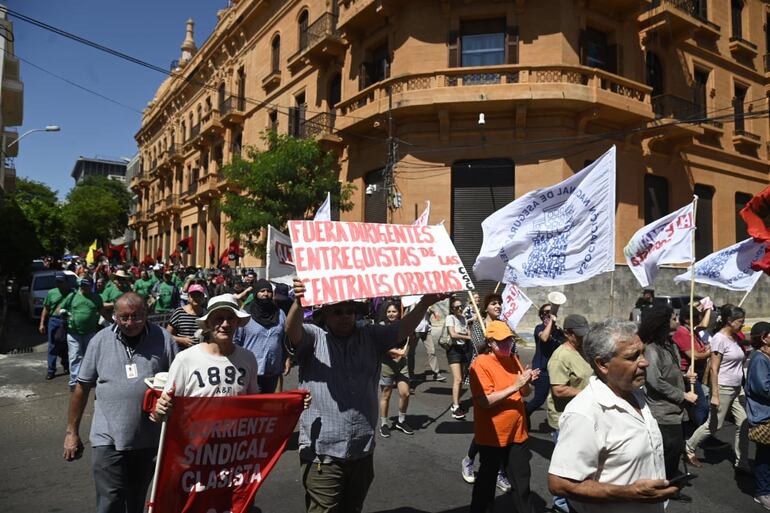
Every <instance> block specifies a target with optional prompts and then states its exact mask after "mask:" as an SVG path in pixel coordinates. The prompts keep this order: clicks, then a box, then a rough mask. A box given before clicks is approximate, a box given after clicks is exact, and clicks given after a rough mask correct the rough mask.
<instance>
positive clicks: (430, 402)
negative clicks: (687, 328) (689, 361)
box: [0, 311, 761, 513]
mask: <svg viewBox="0 0 770 513" xmlns="http://www.w3.org/2000/svg"><path fill="white" fill-rule="evenodd" d="M6 334H7V340H6V344H5V346H6V347H5V350H6V351H7V350H11V349H16V350H18V352H14V354H0V440H2V448H3V450H2V451H0V482H1V483H2V487H0V504H2V507H3V513H16V512H19V513H29V512H82V511H91V510H93V505H94V490H93V479H92V477H91V474H90V445H89V444H88V431H89V427H90V421H91V413H92V411H93V394H92V396H91V401H90V402H89V406H88V408H87V413H86V416H85V417H84V421H83V425H82V426H81V433H80V434H81V437H82V438H83V439H84V443H85V444H86V450H85V454H84V456H83V458H82V459H80V460H78V461H75V462H72V463H67V462H65V461H64V460H63V459H62V441H63V437H64V429H65V424H66V412H67V401H68V398H69V392H68V390H67V383H66V377H64V376H57V377H56V378H55V379H54V380H52V381H45V379H44V377H45V371H46V363H45V344H43V343H42V342H43V337H42V336H41V335H40V334H38V333H37V332H36V329H35V325H33V324H31V323H29V322H28V321H27V320H26V319H23V318H21V317H19V315H18V313H17V312H16V311H9V316H8V325H7V331H6ZM30 349H31V351H29V350H30ZM520 353H521V356H522V360H523V361H524V362H527V361H529V360H531V358H532V349H531V347H528V348H523V349H521V350H520ZM424 356H425V353H424V350H423V349H422V348H421V347H418V349H417V367H416V368H417V370H418V372H419V371H421V370H422V368H423V362H424ZM439 361H440V362H442V363H443V367H446V363H445V358H444V356H443V355H441V356H440V360H439ZM296 377H297V372H296V370H293V371H292V373H291V375H290V376H289V378H288V380H287V385H288V386H287V387H286V388H287V389H291V388H293V387H294V386H295V385H296ZM450 386H451V385H450V384H449V383H435V382H426V383H422V384H420V385H419V386H418V387H417V391H416V394H415V395H414V396H413V397H412V398H411V402H410V406H409V415H408V416H407V421H408V422H409V423H410V424H411V425H412V426H413V427H415V428H417V430H416V433H415V435H414V436H406V435H404V434H402V433H400V432H398V431H394V432H393V434H392V436H391V437H390V438H389V439H383V438H380V437H379V436H378V438H377V449H376V451H375V473H376V477H375V480H374V482H373V484H372V487H371V489H370V491H369V495H368V498H367V501H366V505H365V508H364V510H365V511H366V512H379V513H385V512H388V513H423V512H431V513H433V512H442V513H454V512H458V513H459V512H462V511H466V509H467V507H468V504H469V503H470V496H471V488H472V487H471V485H468V484H466V483H465V482H464V481H463V480H462V478H461V476H460V460H461V458H462V457H463V456H464V455H465V451H466V450H467V447H468V443H469V442H470V440H471V437H472V432H473V422H472V414H469V416H468V420H466V421H457V420H454V419H452V417H451V415H450V414H449V413H448V407H449V403H450ZM394 395H395V394H394ZM468 396H469V394H468V393H467V391H466V393H465V396H464V397H465V398H466V399H467V398H468ZM396 403H397V398H396V397H393V398H392V399H391V414H392V415H395V413H396ZM544 419H545V412H544V411H543V410H540V411H538V412H536V413H535V414H534V416H533V419H532V426H533V431H534V432H533V433H532V436H531V438H530V448H531V450H532V460H531V466H532V490H533V492H534V493H535V505H536V510H537V511H543V510H544V509H545V508H546V507H547V506H550V503H551V498H550V494H549V493H548V490H547V487H546V472H547V467H548V457H549V455H550V453H551V450H552V443H551V441H550V436H549V433H548V431H547V430H546V429H545V427H546V426H545V424H544ZM541 423H542V426H541ZM733 433H734V429H733V425H732V424H730V423H727V424H726V425H725V428H724V429H723V431H722V432H720V433H719V438H720V440H722V441H730V442H732V435H733ZM752 453H753V450H752ZM730 457H731V451H730V450H729V449H726V448H719V450H710V451H707V452H706V456H705V457H704V458H702V460H704V461H705V462H706V464H705V466H704V468H702V469H691V471H694V472H695V473H697V474H698V475H699V477H698V478H697V479H695V480H694V482H693V486H691V487H689V488H687V489H685V492H686V493H687V494H689V495H691V496H692V497H693V498H694V500H693V502H692V503H691V504H681V503H670V504H669V507H668V510H667V511H669V512H672V513H679V512H696V511H697V512H731V511H736V512H738V511H740V512H745V511H761V507H760V506H759V505H757V504H755V503H754V501H753V500H752V495H751V493H752V491H753V486H754V485H753V480H752V479H751V478H746V477H738V478H736V477H734V473H733V470H732V468H731V463H730V460H729V458H730ZM299 477H300V474H299V460H298V457H297V452H296V433H295V435H294V437H293V438H292V440H291V441H290V443H289V449H288V450H287V451H286V453H285V454H284V455H283V456H282V458H281V460H280V461H279V463H278V465H277V466H276V467H275V468H274V470H273V472H272V473H271V474H270V475H269V477H268V478H267V480H266V482H265V483H264V484H263V486H262V488H261V489H260V490H259V492H258V493H257V497H256V501H255V504H256V506H257V507H255V508H254V510H253V512H252V513H255V512H257V511H259V512H262V513H274V512H301V511H303V510H304V495H303V489H302V486H301V483H300V479H299ZM512 508H513V506H512V502H511V500H510V498H509V496H507V495H504V494H500V495H498V500H497V511H512Z"/></svg>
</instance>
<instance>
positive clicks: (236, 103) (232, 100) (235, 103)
mask: <svg viewBox="0 0 770 513" xmlns="http://www.w3.org/2000/svg"><path fill="white" fill-rule="evenodd" d="M244 110H246V99H245V98H241V97H240V96H235V95H230V96H228V97H227V98H226V99H225V100H224V101H222V104H221V105H220V106H219V112H221V113H222V116H227V115H228V114H233V113H237V114H240V113H243V111H244Z"/></svg>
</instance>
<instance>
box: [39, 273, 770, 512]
mask: <svg viewBox="0 0 770 513" xmlns="http://www.w3.org/2000/svg"><path fill="white" fill-rule="evenodd" d="M70 270H72V271H73V272H75V273H76V274H78V276H79V283H78V288H77V290H74V291H70V290H67V288H66V280H65V279H57V288H56V289H54V290H52V291H51V292H50V293H49V296H48V297H47V298H46V301H45V304H44V310H43V317H42V318H41V323H40V330H41V332H48V334H49V344H50V345H51V347H52V348H53V349H52V354H53V355H54V360H53V371H52V369H51V364H50V358H49V368H48V374H47V378H48V379H51V378H52V377H53V376H54V373H55V369H56V355H57V354H59V355H60V356H61V352H60V349H61V347H60V349H59V352H58V353H57V352H56V346H57V342H56V341H54V338H55V337H54V336H53V335H54V333H55V332H56V331H58V330H59V329H62V327H63V326H64V327H66V328H64V329H66V344H65V345H66V349H67V352H68V355H67V357H65V358H64V359H63V360H62V365H63V366H64V367H65V369H66V370H67V371H68V374H69V385H70V388H71V389H72V390H73V392H74V394H73V395H72V401H71V405H70V413H69V420H68V429H67V435H66V438H65V452H64V456H65V458H66V459H68V460H72V459H76V458H78V457H79V455H80V454H81V453H82V443H81V442H80V438H79V433H78V427H79V424H80V419H81V417H82V415H83V410H84V408H85V405H86V402H87V400H88V392H89V390H90V388H93V387H94V386H95V385H96V383H97V382H98V383H99V386H100V390H99V399H100V401H98V402H97V412H96V414H95V417H94V422H93V425H92V432H91V441H92V446H93V447H94V461H93V465H94V479H95V482H96V487H97V511H113V510H114V509H112V508H115V507H116V504H120V508H124V509H120V510H121V511H124V510H125V511H141V508H142V504H143V497H144V494H145V493H146V490H147V485H148V483H149V474H148V473H149V463H148V461H151V460H152V455H151V453H152V450H149V449H151V448H153V447H156V446H157V445H156V444H157V428H156V427H154V426H153V425H152V423H151V422H150V423H147V422H146V421H149V420H150V419H149V418H146V415H145V417H142V418H135V415H133V414H132V415H128V414H126V413H125V412H124V411H123V408H124V406H121V403H120V402H116V401H113V400H112V399H111V397H112V396H113V395H114V396H116V397H121V398H122V400H123V401H125V400H126V398H127V397H128V396H129V395H131V394H132V393H133V394H134V395H135V396H136V397H138V394H139V393H140V392H141V391H142V387H141V386H134V388H133V389H132V388H131V387H127V386H126V387H123V388H121V383H123V382H124V383H123V384H124V385H125V384H131V385H132V386H133V385H136V384H137V383H138V382H137V381H136V379H137V378H142V379H143V378H145V377H150V378H151V377H152V376H154V375H155V374H156V373H157V372H159V371H164V370H165V371H168V370H169V369H170V370H171V375H172V376H174V378H173V380H170V381H169V382H168V383H167V389H166V390H167V392H168V391H170V389H169V387H171V386H172V385H171V381H174V385H173V386H175V387H176V391H177V392H179V393H181V394H184V395H193V396H216V395H237V394H244V393H272V392H275V391H280V390H281V389H282V377H283V376H284V375H285V374H286V373H288V372H289V370H290V369H291V367H292V365H298V366H299V368H300V374H299V376H300V377H299V387H300V388H302V389H307V390H309V391H310V396H309V397H308V400H306V411H305V412H304V413H303V414H302V416H301V418H300V438H299V449H300V450H299V455H300V462H301V469H302V474H301V480H302V483H303V486H304V488H305V502H306V506H307V510H308V511H311V512H315V511H345V512H347V511H351V512H353V511H361V509H362V507H363V503H364V500H365V498H366V494H367V490H368V487H369V485H370V484H371V482H372V479H373V476H374V462H373V458H372V452H373V450H374V445H375V438H376V436H377V435H379V436H381V437H384V438H389V437H390V436H391V432H392V430H397V431H399V432H401V433H402V434H406V435H413V434H414V433H415V429H414V428H412V427H411V426H410V424H409V421H408V417H407V410H408V405H409V397H410V394H413V393H414V389H415V384H416V383H417V382H418V380H428V379H434V380H436V381H444V380H445V378H444V376H443V375H442V374H441V371H440V367H441V365H440V364H439V361H440V360H439V359H437V358H436V347H437V346H438V347H441V348H443V349H444V351H445V353H446V363H447V365H448V368H449V370H450V371H451V374H452V383H451V385H452V400H451V404H449V405H448V409H449V412H450V413H451V415H452V417H454V418H455V419H457V420H458V421H462V420H463V419H464V418H465V417H466V415H467V410H466V406H470V405H471V404H469V403H468V402H466V404H463V402H462V401H461V397H462V388H463V385H464V384H465V385H468V386H469V388H470V392H471V397H472V406H473V413H474V414H473V417H474V434H473V437H472V438H471V439H469V440H468V442H469V448H468V452H467V455H465V456H464V457H462V455H458V456H459V457H462V461H461V476H462V478H463V479H464V480H465V481H466V482H469V483H471V484H473V490H472V492H471V494H470V495H471V511H473V512H476V511H478V512H487V511H489V510H490V508H491V507H493V503H494V502H493V501H494V494H495V488H496V487H497V488H498V489H500V490H501V491H503V492H510V493H511V494H512V498H513V502H514V504H515V508H516V511H519V512H527V513H529V512H531V511H534V509H533V508H534V506H533V503H532V499H531V496H530V495H531V494H530V485H529V481H530V468H529V463H528V462H529V459H530V455H529V449H528V444H527V440H528V438H529V432H530V429H531V427H530V417H531V415H532V413H533V412H534V411H536V410H537V409H539V408H540V407H541V406H543V405H545V408H546V410H547V426H549V427H550V430H552V438H553V441H554V443H555V449H554V453H553V456H552V459H551V463H550V468H549V470H548V477H549V488H550V490H551V492H552V493H553V503H552V506H551V510H552V511H557V512H559V511H561V512H567V511H578V512H594V511H663V509H664V507H665V503H666V501H668V500H677V501H683V502H689V501H691V498H690V497H689V496H688V495H686V494H685V493H683V492H682V488H683V487H684V486H686V485H687V484H689V481H688V480H687V479H681V476H682V475H685V476H686V475H687V473H688V467H689V466H695V467H698V466H701V465H703V464H702V463H701V461H700V459H699V457H698V455H697V451H698V450H699V449H700V448H701V447H702V446H703V443H704V441H706V439H707V438H708V437H709V436H710V435H714V434H716V433H717V432H718V431H719V430H720V429H721V427H722V425H723V423H724V421H725V418H726V417H727V414H728V412H729V413H730V414H731V416H732V418H733V419H734V422H735V423H736V435H735V444H734V451H735V461H734V465H735V470H736V472H743V473H750V474H753V476H754V477H755V480H756V492H755V500H756V502H758V503H759V504H760V505H761V506H763V507H764V508H765V509H770V449H769V448H768V447H770V427H768V426H770V323H765V322H759V323H756V324H755V325H754V326H753V328H752V329H751V336H750V337H748V338H747V337H745V336H744V335H743V330H742V327H743V323H744V320H745V317H746V312H745V311H744V310H743V309H742V308H739V307H736V306H734V305H724V306H722V307H721V308H720V309H718V310H717V311H715V310H714V308H713V306H712V305H711V304H710V303H708V302H707V301H702V302H698V303H697V304H696V306H695V309H694V311H693V314H692V315H691V314H690V309H689V308H682V309H681V311H678V312H675V311H674V310H673V309H672V308H671V307H670V306H667V305H665V304H653V303H652V302H648V301H643V302H642V303H644V304H642V305H641V306H640V305H637V308H639V309H640V310H641V312H640V314H638V315H637V316H636V319H635V320H636V321H638V322H633V321H619V320H612V319H609V320H606V321H603V322H599V323H596V324H593V325H589V322H588V320H587V319H586V318H585V317H583V316H581V315H578V314H571V315H568V316H566V317H565V318H564V321H563V322H560V320H559V319H558V318H557V316H556V315H554V314H553V313H552V312H551V305H550V304H544V305H542V306H541V307H540V308H539V312H538V313H539V317H540V320H541V323H540V324H539V325H538V326H537V327H536V328H535V336H534V344H535V347H534V348H535V358H534V359H533V361H532V366H531V367H530V366H524V365H523V364H522V363H521V362H520V361H519V358H518V350H517V349H518V347H520V344H522V338H521V337H519V336H518V335H517V334H516V333H515V332H514V331H513V330H512V329H511V328H510V327H509V326H508V325H507V324H506V323H505V322H504V320H502V318H501V310H502V303H503V300H502V297H500V295H498V294H489V295H487V296H486V297H485V298H484V299H483V301H481V300H480V298H478V297H476V298H475V300H474V301H468V299H469V296H467V295H465V294H457V295H453V296H435V295H431V296H425V297H423V299H422V300H421V301H419V302H418V303H416V304H414V305H412V306H410V307H405V306H404V305H402V304H401V299H400V298H377V299H373V300H369V301H346V302H343V303H337V304H330V305H322V306H321V307H319V308H317V309H314V310H308V309H303V308H302V307H301V306H300V303H299V301H300V299H301V298H302V296H303V294H304V287H303V285H302V283H301V282H299V281H296V280H295V282H294V285H293V287H289V286H288V285H284V284H274V283H270V282H268V281H267V280H264V279H259V278H258V276H257V273H256V272H255V271H254V270H248V269H243V270H241V269H234V268H230V267H226V268H223V269H198V268H182V267H164V266H161V265H154V266H152V267H148V268H139V267H137V266H127V267H122V268H120V267H119V268H112V267H110V266H109V265H108V264H106V263H100V264H98V265H96V266H88V265H85V264H79V263H77V262H73V263H71V264H70ZM439 301H445V303H444V304H446V306H445V307H443V308H437V307H436V303H437V302H439ZM442 309H445V310H446V314H442ZM148 319H150V320H152V321H154V322H149V321H148ZM156 324H160V328H162V329H158V327H157V326H156ZM690 326H693V328H694V341H693V342H691V340H690ZM351 341H353V342H352V343H351ZM418 341H420V342H422V343H423V345H424V347H425V350H426V354H427V362H426V363H427V365H428V368H427V369H426V371H425V373H424V374H422V376H421V377H420V376H418V375H417V374H416V373H415V369H414V354H415V350H416V348H417V346H418V343H417V342H418ZM691 344H693V345H694V352H693V350H692V347H691ZM59 346H61V344H60V343H59ZM752 347H753V350H752ZM354 348H355V349H354ZM158 355H161V358H160V359H159V358H158V357H157V356H158ZM693 357H694V365H693ZM124 359H125V360H126V361H123V360H124ZM332 362H333V365H334V369H333V372H329V369H330V365H331V364H332ZM201 365H206V366H208V367H212V368H213V367H216V368H217V369H219V370H218V372H219V373H222V375H225V374H226V373H228V372H230V367H234V368H237V369H245V372H246V374H247V375H248V379H247V380H246V381H244V382H243V383H242V386H240V387H239V388H237V389H235V388H233V389H226V388H225V387H216V386H212V384H211V383H199V382H198V380H195V379H192V376H193V375H195V372H196V369H198V368H199V367H200V366H201ZM747 369H748V370H747ZM106 373H111V374H112V375H117V376H119V379H117V380H108V381H109V382H110V385H109V386H107V385H103V384H102V381H101V380H100V377H101V376H103V375H106ZM198 375H200V373H198ZM102 388H105V389H108V390H104V391H103V390H102ZM393 389H396V391H397V394H398V401H397V403H398V404H397V415H396V416H393V417H391V416H390V398H391V394H392V390H393ZM131 390H133V392H131ZM351 391H355V392H356V393H354V394H351ZM310 397H312V400H310ZM340 401H344V402H345V408H342V407H341V403H340ZM99 403H101V405H99ZM170 411H171V397H170V396H169V395H168V394H165V395H164V397H163V399H162V400H161V401H160V402H159V406H158V410H157V411H156V412H155V414H153V417H154V418H155V420H158V419H161V418H163V417H164V416H166V415H168V414H169V412H170ZM106 416H112V417H113V418H119V419H123V420H124V421H125V422H124V425H121V426H120V427H119V428H118V432H117V433H113V432H110V430H112V429H115V428H114V423H112V422H106V420H105V422H99V419H102V418H106ZM318 426H321V429H320V430H319V429H318ZM130 429H133V430H134V431H133V432H132V433H133V434H131V435H130V436H131V437H138V438H137V439H136V440H133V439H132V440H133V441H132V440H129V439H127V438H125V437H126V436H128V435H127V434H126V433H127V431H126V430H130ZM749 440H751V441H753V442H755V443H756V445H757V451H756V458H755V460H754V466H753V469H752V468H750V467H749V462H748V444H749ZM154 444H155V445H154ZM148 458H149V460H148ZM477 458H478V459H479V460H480V463H479V465H480V466H479V468H478V471H477V472H476V471H475V469H474V464H475V460H476V459H477ZM116 468H120V469H121V470H120V471H116V470H115V469H116ZM134 475H136V476H138V477H137V478H136V479H134V478H133V477H132V476H134ZM140 496H141V500H140Z"/></svg>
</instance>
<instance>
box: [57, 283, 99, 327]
mask: <svg viewBox="0 0 770 513" xmlns="http://www.w3.org/2000/svg"><path fill="white" fill-rule="evenodd" d="M103 304H104V302H103V301H102V298H101V296H99V294H88V295H87V296H84V295H83V294H80V293H76V294H75V296H74V297H73V298H72V301H71V302H70V301H67V303H65V304H64V305H62V306H63V308H65V309H66V310H67V311H68V312H69V323H68V324H67V329H69V330H70V331H71V332H72V333H74V334H76V335H86V334H88V333H95V332H96V330H98V329H99V312H101V310H102V305H103ZM67 307H69V308H67Z"/></svg>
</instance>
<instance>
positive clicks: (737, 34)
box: [730, 0, 743, 39]
mask: <svg viewBox="0 0 770 513" xmlns="http://www.w3.org/2000/svg"><path fill="white" fill-rule="evenodd" d="M730 18H731V20H732V24H733V32H732V36H733V37H734V38H736V39H743V0H730Z"/></svg>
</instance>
